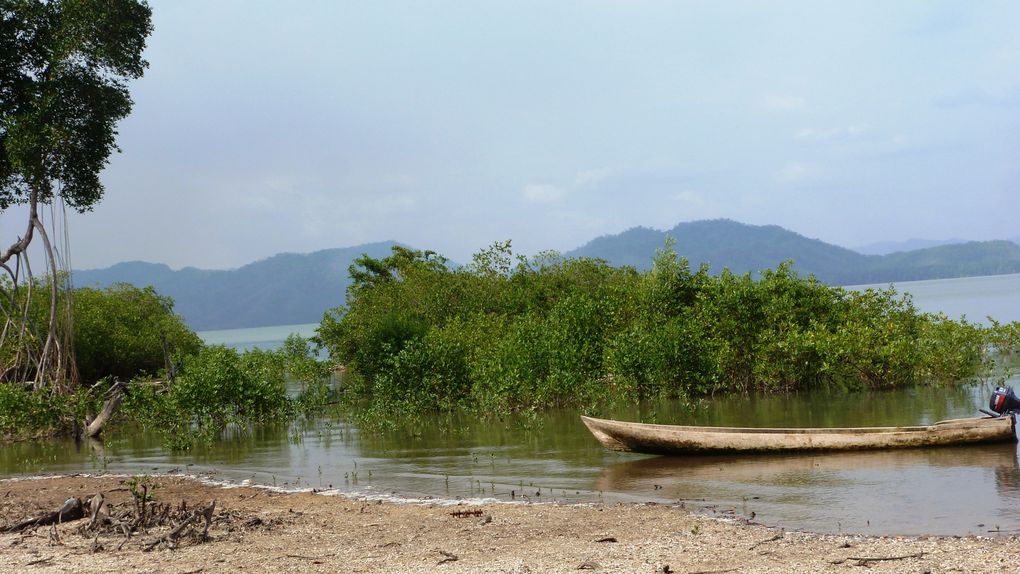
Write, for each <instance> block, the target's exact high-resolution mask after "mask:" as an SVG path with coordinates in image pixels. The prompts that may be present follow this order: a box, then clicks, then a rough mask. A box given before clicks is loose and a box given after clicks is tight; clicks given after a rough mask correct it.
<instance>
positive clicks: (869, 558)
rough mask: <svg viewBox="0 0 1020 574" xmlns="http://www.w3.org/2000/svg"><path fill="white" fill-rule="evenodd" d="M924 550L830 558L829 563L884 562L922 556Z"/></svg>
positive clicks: (861, 563)
mask: <svg viewBox="0 0 1020 574" xmlns="http://www.w3.org/2000/svg"><path fill="white" fill-rule="evenodd" d="M924 554H925V553H924V552H918V553H916V554H905V555H903V556H848V557H846V558H843V559H841V560H832V561H830V562H829V563H830V564H842V563H844V562H847V561H849V560H856V561H857V566H867V565H868V563H869V562H884V561H889V560H906V559H907V558H921V557H922V556H924Z"/></svg>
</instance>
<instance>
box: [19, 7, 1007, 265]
mask: <svg viewBox="0 0 1020 574" xmlns="http://www.w3.org/2000/svg"><path fill="white" fill-rule="evenodd" d="M151 5H152V8H153V12H154V24H155V32H154V34H153V36H152V37H151V39H150V43H149V48H148V50H147V52H146V57H147V59H148V61H149V62H150V64H151V66H150V68H149V70H148V71H147V73H146V75H145V77H144V78H142V79H141V80H139V81H137V82H134V83H133V84H132V85H131V91H132V94H133V97H134V99H135V108H134V112H133V113H132V115H131V116H130V117H129V118H128V119H127V120H125V121H124V122H123V123H122V124H121V126H120V137H119V139H118V142H119V144H120V146H121V148H122V149H123V153H121V154H118V155H115V156H114V157H113V158H112V160H111V163H110V166H109V167H108V168H107V170H106V171H105V172H104V175H103V180H104V182H105V183H106V186H107V194H106V197H105V198H104V200H103V201H102V203H101V204H99V205H98V206H97V207H96V209H95V211H94V212H92V213H88V214H86V215H83V216H75V217H74V218H72V221H71V225H70V231H71V239H72V242H73V253H72V262H73V264H74V266H75V267H77V268H92V267H98V266H106V265H109V264H112V263H114V262H117V261H123V260H130V259H142V260H147V261H154V262H165V263H168V264H170V265H171V266H174V267H179V266H184V265H194V266H198V267H205V268H225V267H236V266H239V265H242V264H244V263H248V262H250V261H253V260H256V259H261V258H264V257H267V256H269V255H272V254H275V253H278V252H281V251H295V252H308V251H314V250H318V249H324V248H329V247H343V246H350V245H355V244H359V243H364V242H368V241H377V240H384V239H395V240H398V241H402V242H405V243H408V244H411V245H414V246H416V247H421V248H431V249H435V250H437V251H440V252H442V253H444V254H446V255H448V256H450V257H452V258H453V259H455V260H462V261H463V260H466V259H468V258H469V256H470V254H471V253H473V252H475V251H477V250H478V249H479V248H481V247H484V246H486V245H488V244H490V243H492V242H493V241H497V240H502V239H508V238H509V239H513V241H514V246H515V248H517V249H518V250H520V251H522V252H525V253H533V252H536V251H538V250H542V249H557V250H561V251H566V250H569V249H572V248H574V247H576V246H578V245H579V244H581V243H583V242H585V241H587V240H589V239H592V238H593V237H595V236H597V235H601V234H606V233H617V232H620V231H623V230H625V229H627V228H630V227H633V226H637V225H643V226H647V227H654V228H659V229H663V228H668V227H672V226H673V225H675V224H677V223H678V222H681V221H690V220H696V219H705V218H719V217H726V218H731V219H735V220H738V221H743V222H747V223H755V224H778V225H782V226H784V227H786V228H788V229H791V230H793V231H796V232H798V233H802V234H804V235H807V236H809V237H816V238H819V239H822V240H824V241H828V242H832V243H836V244H840V245H844V246H856V245H862V244H867V243H871V242H875V241H880V240H902V239H907V238H911V237H926V238H949V237H961V238H967V239H996V238H1007V237H1015V236H1018V235H1020V189H1018V188H1020V185H1018V184H1020V154H1018V152H1020V33H1018V32H1017V25H1018V23H1020V2H1015V1H1013V0H1004V1H1000V2H995V1H983V2H972V1H959V2H938V1H932V0H921V1H915V2H910V1H896V2H889V1H888V0H882V1H859V0H858V1H852V2H850V1H840V2H822V1H819V0H805V1H790V2H771V1H770V2H757V1H755V2H750V1H748V2H732V1H727V2H708V1H706V2H680V1H641V0H604V1H589V2H581V1H577V2H566V1H555V0H543V1H539V2H526V1H521V0H514V1H503V2H484V1H462V2H430V1H420V2H419V1H416V2H389V1H385V0H372V1H370V2H341V1H326V0H323V1H310V0H302V1H301V2H279V1H274V2H269V1H265V2H258V1H253V0H236V1H226V0H215V1H210V0H153V1H151ZM12 215H13V214H10V215H7V216H5V217H4V218H3V219H2V220H0V225H2V232H3V235H4V239H5V241H6V240H7V236H8V235H10V236H13V235H14V234H15V233H17V232H20V231H21V230H22V227H23V224H22V223H21V221H20V220H14V219H12Z"/></svg>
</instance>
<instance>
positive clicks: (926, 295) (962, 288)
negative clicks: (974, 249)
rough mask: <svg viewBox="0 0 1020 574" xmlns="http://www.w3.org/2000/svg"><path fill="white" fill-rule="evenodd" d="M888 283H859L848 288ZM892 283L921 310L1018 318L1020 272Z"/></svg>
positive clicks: (974, 318)
mask: <svg viewBox="0 0 1020 574" xmlns="http://www.w3.org/2000/svg"><path fill="white" fill-rule="evenodd" d="M888 286H889V285H888V284H882V285H859V286H855V287H850V289H866V288H868V287H875V288H885V287H888ZM893 286H894V287H896V290H897V291H900V292H904V293H910V294H911V295H912V296H913V297H914V303H915V304H916V305H917V307H918V308H919V309H921V310H922V311H928V312H932V313H935V312H939V311H941V312H943V313H945V314H946V315H948V316H949V318H950V319H959V318H960V317H966V319H967V320H968V321H971V322H975V323H984V324H987V323H988V321H987V317H989V316H991V317H992V318H993V319H995V320H996V321H999V322H1000V323H1009V322H1012V321H1020V274H1013V275H992V276H988V277H961V278H959V279H936V280H932V281H906V282H903V283H898V284H895V285H893Z"/></svg>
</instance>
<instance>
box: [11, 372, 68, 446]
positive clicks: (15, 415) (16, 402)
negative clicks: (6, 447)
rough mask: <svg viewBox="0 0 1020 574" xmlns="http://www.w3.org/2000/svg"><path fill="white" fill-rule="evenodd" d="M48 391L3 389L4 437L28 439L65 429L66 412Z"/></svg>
mask: <svg viewBox="0 0 1020 574" xmlns="http://www.w3.org/2000/svg"><path fill="white" fill-rule="evenodd" d="M52 398H53V397H52V396H51V395H50V393H49V392H48V391H33V390H31V389H28V388H25V387H21V386H19V385H12V384H6V385H0V437H5V438H24V437H26V436H32V435H34V434H46V433H47V432H53V431H56V430H57V429H59V428H61V426H62V414H63V413H62V409H61V408H60V406H61V405H60V404H59V403H58V402H56V401H54V400H52Z"/></svg>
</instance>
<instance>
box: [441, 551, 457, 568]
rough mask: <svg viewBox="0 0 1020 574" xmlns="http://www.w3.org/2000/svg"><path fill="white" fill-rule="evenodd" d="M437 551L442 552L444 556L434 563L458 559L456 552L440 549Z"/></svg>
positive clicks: (444, 562)
mask: <svg viewBox="0 0 1020 574" xmlns="http://www.w3.org/2000/svg"><path fill="white" fill-rule="evenodd" d="M439 553H440V554H442V555H443V556H444V558H443V559H442V560H440V561H439V562H436V565H439V564H446V563H447V562H456V561H458V560H460V556H457V555H456V554H454V553H452V552H447V551H445V550H440V551H439Z"/></svg>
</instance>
